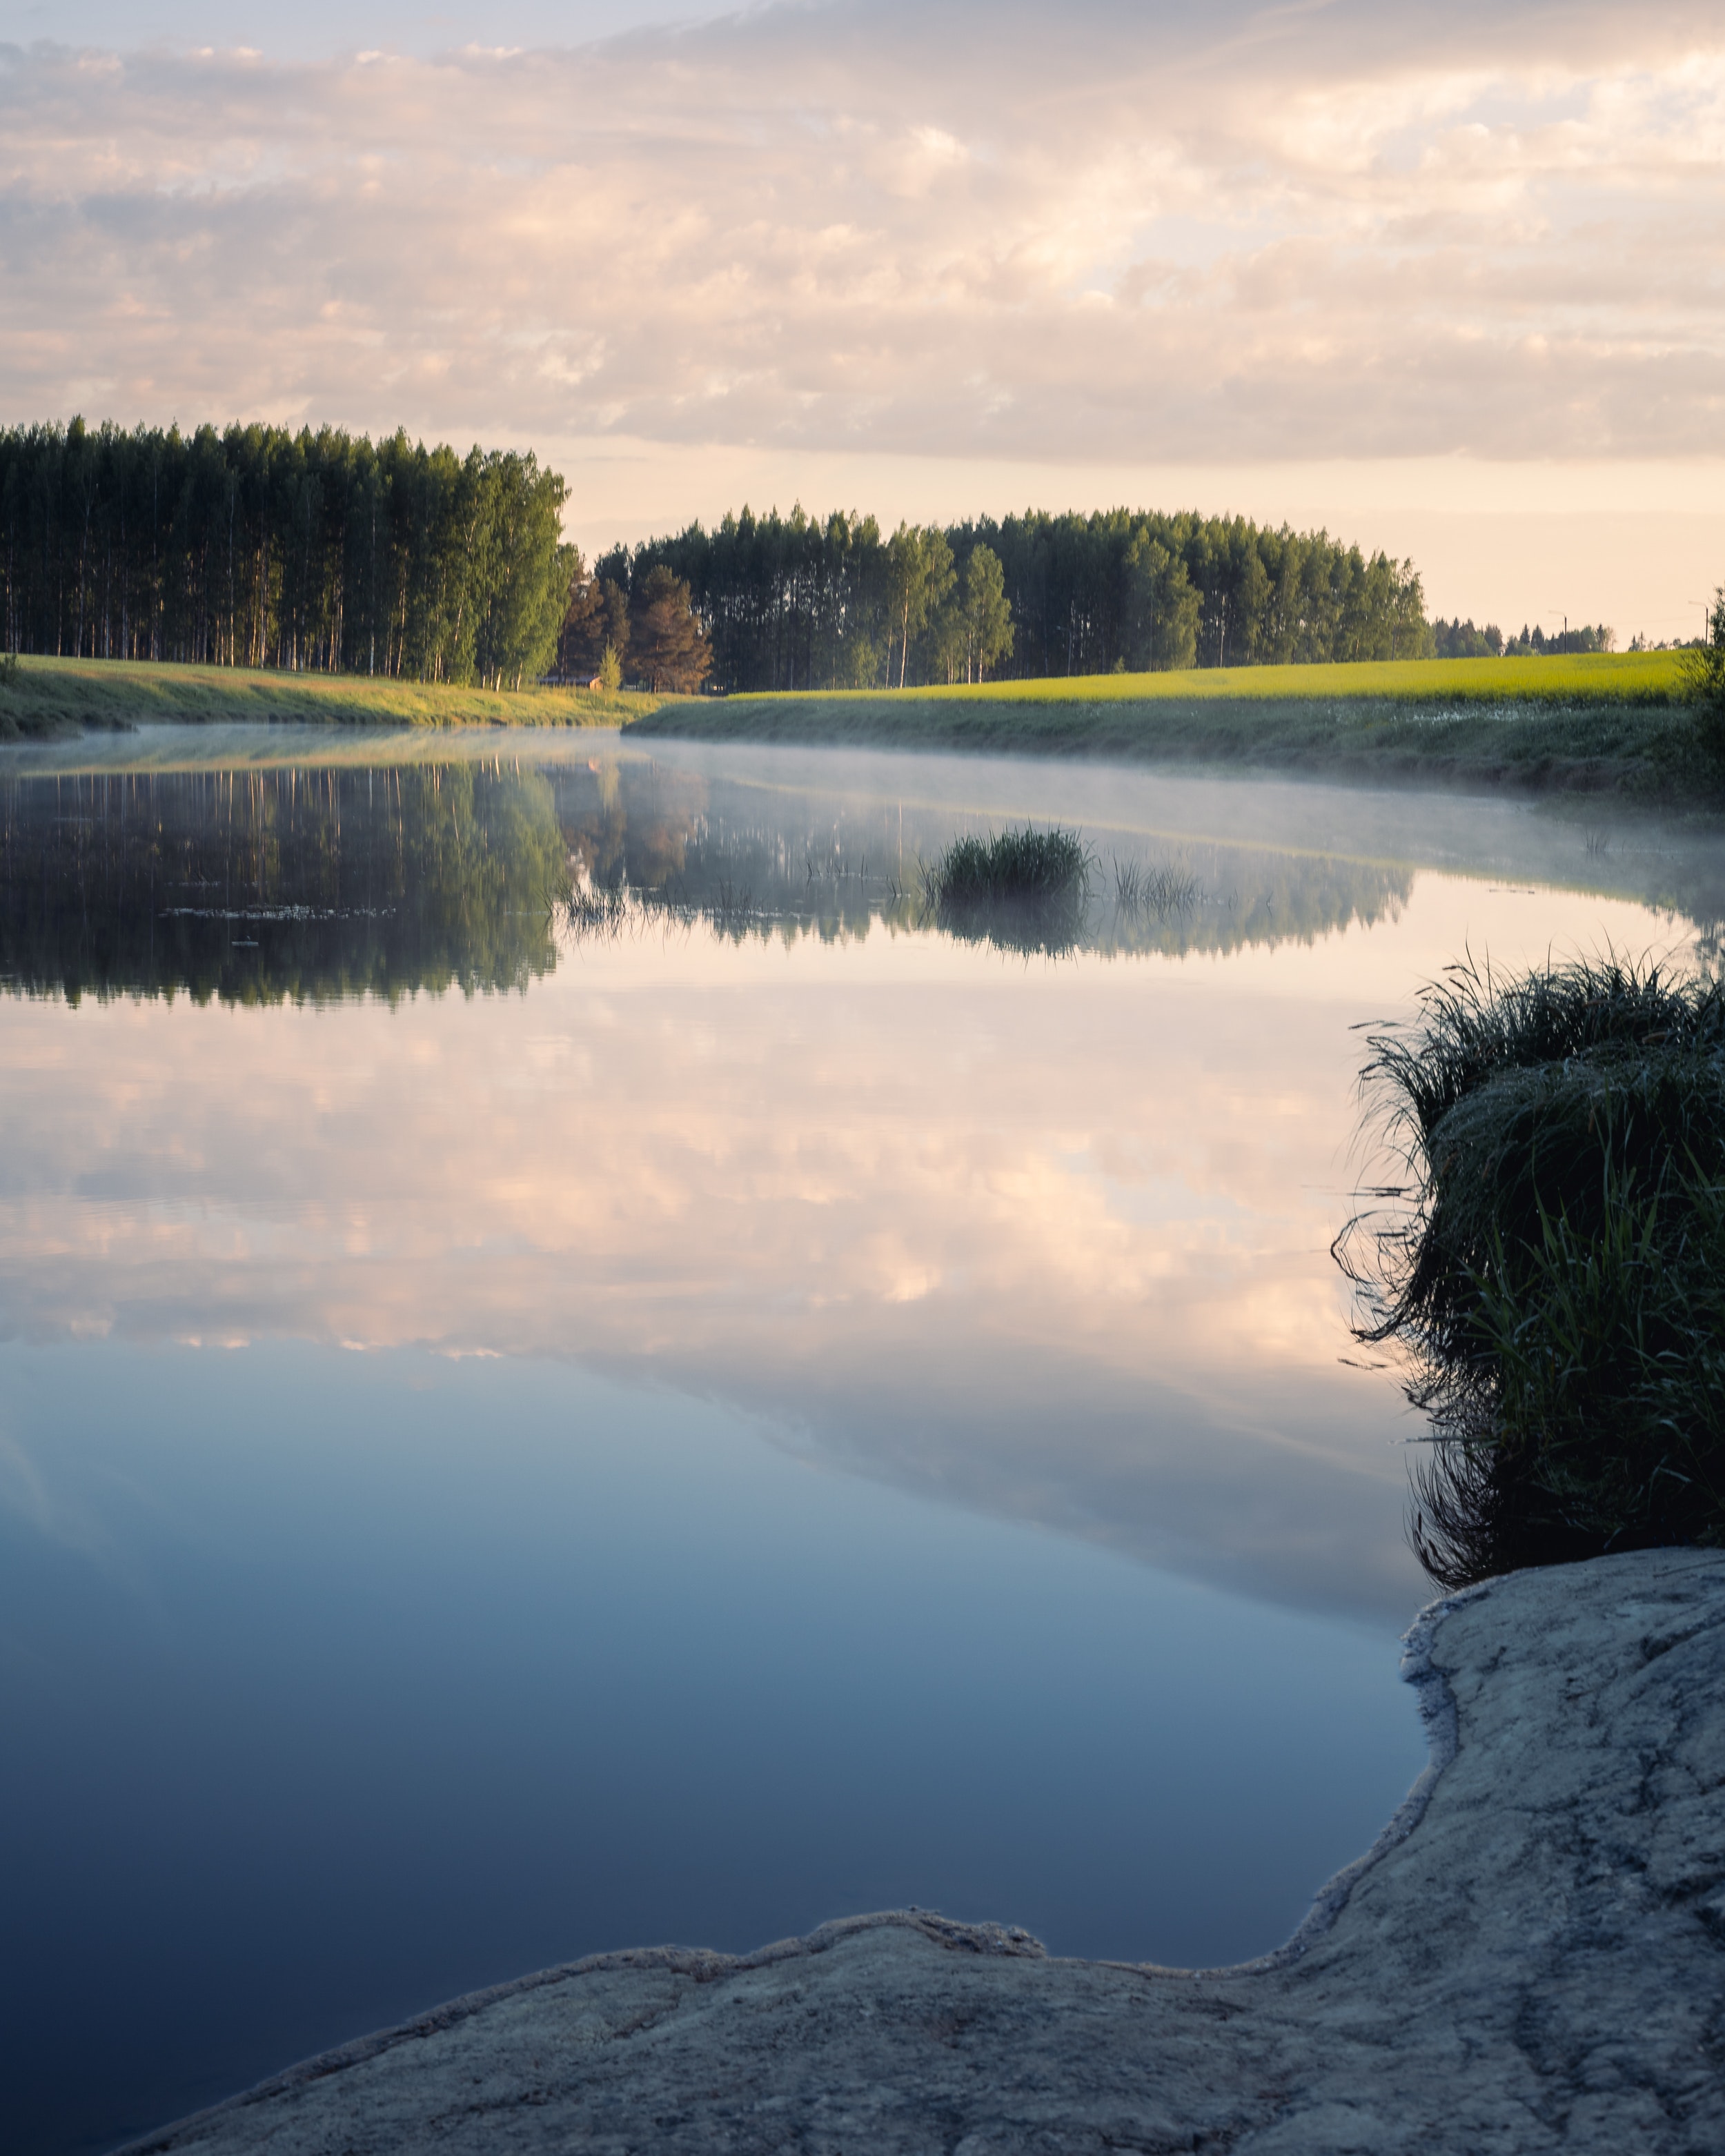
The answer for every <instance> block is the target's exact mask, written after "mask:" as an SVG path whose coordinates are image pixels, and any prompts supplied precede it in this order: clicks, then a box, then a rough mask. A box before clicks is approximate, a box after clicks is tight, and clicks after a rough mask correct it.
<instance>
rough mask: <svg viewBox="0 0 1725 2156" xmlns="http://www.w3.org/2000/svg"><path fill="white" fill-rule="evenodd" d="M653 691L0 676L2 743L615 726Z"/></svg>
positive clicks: (334, 677) (87, 665) (63, 672)
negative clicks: (154, 730) (232, 732)
mask: <svg viewBox="0 0 1725 2156" xmlns="http://www.w3.org/2000/svg"><path fill="white" fill-rule="evenodd" d="M659 701H660V700H659V698H657V697H656V696H645V695H642V694H639V693H636V692H629V693H620V694H619V695H616V696H608V695H606V694H605V693H604V691H603V690H592V689H541V688H533V689H521V690H509V689H474V688H468V689H461V688H451V687H449V686H448V685H446V684H444V683H442V682H436V681H398V680H382V679H381V678H379V677H377V676H375V675H362V674H285V673H282V672H280V671H279V670H275V669H255V670H254V669H248V668H244V667H230V666H173V665H148V664H146V663H145V662H143V661H141V660H121V659H81V660H74V659H31V658H25V659H23V660H19V662H18V668H17V671H16V672H15V673H13V674H11V675H9V677H8V678H6V679H3V680H0V741H18V740H36V741H42V740H54V739H56V738H63V737H68V736H70V735H73V734H76V733H79V732H81V731H85V730H86V729H95V730H97V731H104V730H118V729H124V728H126V727H128V726H148V725H151V724H152V723H153V724H157V725H160V724H162V723H164V722H166V723H170V724H174V725H178V726H212V725H228V726H231V725H234V724H235V723H236V722H249V723H252V724H260V723H261V724H268V723H270V722H278V723H279V722H281V721H294V722H296V723H298V724H300V725H301V726H307V725H309V726H621V725H623V724H624V723H625V722H626V721H629V720H631V719H639V718H642V717H644V716H649V715H650V714H651V713H652V712H653V711H655V709H656V708H657V706H658V704H659Z"/></svg>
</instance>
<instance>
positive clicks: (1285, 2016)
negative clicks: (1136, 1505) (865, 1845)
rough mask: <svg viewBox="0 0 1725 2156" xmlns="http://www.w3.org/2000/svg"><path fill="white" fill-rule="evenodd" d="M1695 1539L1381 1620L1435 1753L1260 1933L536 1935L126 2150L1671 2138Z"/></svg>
mask: <svg viewBox="0 0 1725 2156" xmlns="http://www.w3.org/2000/svg"><path fill="white" fill-rule="evenodd" d="M1722 1641H1725V1553H1718V1552H1710V1551H1697V1550H1655V1551H1645V1552H1638V1553H1632V1554H1630V1555H1626V1556H1620V1557H1611V1558H1598V1559H1595V1560H1594V1561H1593V1562H1591V1563H1587V1564H1583V1565H1574V1566H1568V1567H1561V1568H1552V1569H1549V1570H1546V1571H1540V1572H1529V1573H1516V1574H1513V1575H1512V1576H1510V1577H1509V1578H1503V1579H1499V1580H1495V1581H1491V1582H1489V1583H1487V1584H1486V1585H1484V1586H1483V1587H1481V1588H1477V1589H1472V1590H1471V1591H1469V1592H1468V1593H1467V1594H1463V1595H1461V1596H1457V1597H1455V1598H1453V1599H1450V1601H1448V1602H1445V1603H1441V1604H1436V1605H1435V1607H1434V1609H1432V1610H1431V1611H1430V1612H1428V1613H1427V1615H1426V1616H1425V1618H1424V1619H1422V1620H1421V1622H1420V1625H1416V1626H1415V1628H1414V1632H1413V1633H1412V1634H1410V1635H1409V1658H1408V1674H1409V1677H1410V1679H1411V1680H1412V1681H1414V1683H1415V1684H1416V1686H1418V1687H1419V1690H1420V1701H1421V1707H1422V1710H1423V1712H1424V1713H1425V1718H1426V1722H1427V1726H1428V1729H1429V1732H1430V1738H1431V1745H1432V1763H1431V1765H1430V1768H1428V1769H1427V1770H1426V1772H1425V1774H1424V1775H1423V1776H1422V1777H1421V1779H1420V1783H1419V1784H1416V1785H1415V1788H1414V1791H1413V1792H1412V1793H1411V1794H1410V1796H1409V1800H1408V1803H1407V1804H1405V1805H1404V1807H1403V1809H1402V1810H1401V1812H1400V1813H1399V1815H1397V1818H1396V1819H1395V1820H1394V1821H1392V1823H1391V1824H1390V1825H1389V1828H1388V1829H1387V1830H1385V1833H1384V1835H1383V1836H1382V1837H1381V1838H1380V1840H1379V1841H1378V1844H1377V1845H1376V1846H1375V1847H1374V1848H1373V1850H1372V1851H1369V1852H1368V1854H1367V1856H1364V1857H1363V1858H1362V1859H1361V1861H1359V1863H1358V1864H1357V1865H1355V1866H1353V1867H1351V1868H1350V1870H1349V1871H1347V1872H1344V1873H1343V1874H1342V1875H1341V1876H1340V1877H1339V1878H1338V1879H1337V1880H1336V1881H1332V1883H1331V1885H1330V1886H1329V1887H1327V1889H1326V1890H1325V1892H1324V1893H1323V1894H1322V1895H1321V1896H1320V1897H1319V1900H1318V1902H1317V1905H1316V1907H1314V1910H1313V1912H1312V1916H1311V1917H1309V1918H1308V1919H1307V1923H1306V1924H1305V1925H1304V1926H1302V1928H1301V1931H1300V1932H1299V1933H1296V1936H1295V1938H1294V1939H1293V1940H1291V1942H1290V1943H1289V1944H1288V1946H1287V1947H1286V1948H1283V1949H1282V1950H1281V1952H1280V1953H1276V1954H1273V1955H1271V1956H1269V1957H1267V1958H1266V1959H1265V1960H1263V1961H1261V1962H1259V1963H1248V1964H1246V1965H1245V1966H1244V1967H1242V1968H1239V1969H1220V1970H1212V1971H1197V1972H1194V1971H1181V1970H1172V1969H1157V1968H1149V1967H1132V1966H1127V1965H1124V1964H1119V1963H1082V1962H1070V1961H1060V1960H1055V1959H1053V1958H1049V1957H1048V1956H1047V1955H1045V1953H1044V1952H1043V1950H1042V1948H1040V1946H1039V1944H1038V1943H1036V1941H1034V1939H1032V1938H1029V1937H1028V1936H1027V1935H1026V1934H1025V1933H1022V1932H1018V1931H1014V1930H1010V1929H1008V1928H1003V1927H1000V1926H998V1925H973V1924H962V1923H956V1922H949V1921H947V1920H946V1919H944V1918H942V1917H936V1916H932V1915H930V1914H928V1913H927V1912H917V1911H909V1912H894V1913H891V1914H888V1915H884V1916H877V1917H857V1918H854V1919H851V1920H850V1921H848V1922H841V1923H837V1924H833V1925H829V1926H826V1927H824V1928H823V1929H822V1930H820V1931H819V1932H816V1933H813V1934H812V1935H811V1936H810V1937H809V1938H805V1939H798V1940H790V1941H786V1942H783V1943H780V1944H778V1945H776V1946H773V1947H769V1948H764V1949H763V1950H762V1951H761V1952H760V1953H754V1954H750V1955H745V1956H742V1957H735V1958H733V1957H729V1956H726V1955H722V1954H716V1953H703V1952H700V1951H691V1950H685V1949H681V1948H653V1949H647V1950H643V1951H639V1952H635V1953H620V1954H610V1955H605V1956H602V1957H599V1958H596V1959H594V1960H591V1961H588V1962H583V1963H576V1964H574V1965H572V1966H570V1967H567V1968H563V1969H549V1970H546V1971H544V1972H542V1973H541V1974H538V1975H536V1976H533V1977H530V1978H527V1979H524V1980H522V1981H521V1982H520V1983H516V1984H506V1985H504V1986H501V1987H500V1988H498V1989H495V1990H493V1991H489V1992H484V1993H480V1994H475V1996H473V1997H471V1998H469V1999H459V2000H457V2001H454V2003H452V2004H451V2005H448V2006H445V2007H443V2008H440V2009H439V2010H437V2011H435V2012H434V2013H431V2014H429V2015H424V2017H422V2018H421V2019H420V2020H418V2021H415V2022H413V2023H410V2024H408V2025H407V2026H406V2027H404V2028H402V2029H398V2030H390V2031H387V2032H384V2033H382V2034H380V2035H376V2036H372V2037H367V2038H365V2039H363V2040H361V2041H359V2042H357V2043H355V2044H353V2045H351V2046H347V2047H346V2048H345V2049H344V2050H342V2051H336V2052H333V2053H331V2054H329V2055H327V2056H325V2057H323V2058H321V2059H317V2060H313V2061H310V2062H308V2063H307V2064H305V2065H304V2066H298V2067H295V2068H293V2069H291V2070H290V2071H288V2072H286V2073H285V2074H282V2075H280V2076H278V2077H277V2078H276V2079H275V2080H274V2081H271V2082H267V2083H265V2084H264V2086H262V2087H259V2088H258V2089H255V2090H254V2091H252V2092H249V2094H248V2095H246V2096H244V2097H238V2098H235V2099H234V2101H233V2102H229V2103H228V2104H225V2105H223V2106H221V2107H218V2108H217V2109H216V2110H213V2111H211V2112H204V2113H203V2114H201V2115H200V2116H199V2117H197V2118H194V2119H190V2120H187V2121H185V2122H183V2123H181V2124H179V2125H177V2126H174V2127H170V2128H167V2129H165V2130H164V2131H162V2132H161V2133H157V2134H153V2135H151V2136H149V2137H147V2138H146V2139H144V2140H143V2141H141V2142H138V2143H134V2144H133V2145H132V2148H131V2151H129V2152H127V2156H146V2152H149V2156H168V2153H169V2152H175V2156H182V2152H186V2153H189V2152H192V2151H198V2152H206V2156H240V2152H250V2151H254V2150H262V2149H264V2148H266V2147H267V2148H269V2149H270V2151H271V2152H272V2156H311V2152H313V2151H315V2150H316V2151H322V2150H326V2149H328V2148H342V2149H345V2150H348V2151H351V2152H353V2156H385V2152H391V2156H393V2152H405V2151H407V2150H409V2149H419V2148H429V2147H436V2148H439V2149H443V2150H446V2151H451V2152H468V2151H472V2152H475V2156H477V2152H479V2151H480V2150H485V2151H491V2150H495V2149H497V2148H509V2149H512V2150H523V2151H526V2150H533V2151H537V2150H541V2149H544V2150H550V2149H552V2148H557V2149H567V2148H594V2149H598V2148H604V2149H606V2150H608V2151H612V2150H614V2151H619V2152H621V2151H629V2152H635V2151H639V2152H642V2156H645V2152H647V2151H649V2150H651V2151H655V2152H660V2151H664V2152H679V2151H688V2152H691V2156H693V2152H695V2151H697V2150H699V2151H706V2150H710V2149H712V2148H726V2149H729V2150H732V2151H733V2152H737V2156H756V2152H758V2153H759V2156H766V2152H768V2151H781V2150H783V2149H784V2148H825V2149H831V2150H833V2151H835V2152H848V2151H850V2150H852V2149H864V2148H866V2149H867V2150H869V2151H870V2156H875V2152H879V2153H880V2156H898V2152H903V2153H904V2156H910V2152H913V2151H914V2152H916V2156H924V2153H925V2152H927V2156H932V2153H933V2152H935V2151H941V2152H947V2151H957V2150H963V2152H965V2156H983V2152H988V2156H1005V2153H1006V2152H1019V2151H1023V2152H1026V2156H1028V2152H1029V2151H1031V2150H1046V2149H1050V2148H1060V2149H1061V2150H1067V2151H1096V2152H1098V2156H1100V2152H1101V2151H1102V2150H1105V2149H1110V2148H1115V2149H1117V2148H1139V2149H1151V2148H1227V2149H1229V2150H1230V2151H1232V2152H1235V2156H1336V2152H1340V2151H1347V2150H1358V2151H1362V2152H1371V2156H1394V2152H1406V2156H1414V2152H1419V2156H1487V2152H1502V2156H1538V2152H1543V2151H1548V2150H1551V2151H1555V2150H1559V2149H1561V2150H1563V2151H1566V2152H1575V2151H1586V2152H1597V2156H1621V2152H1622V2151H1623V2150H1625V2149H1627V2148H1635V2149H1636V2150H1637V2151H1640V2152H1643V2156H1702V2152H1704V2151H1711V2150H1712V2149H1714V2148H1717V2147H1718V2146H1719V2145H1720V2144H1721V2142H1722V2140H1725V2081H1722V2078H1721V2076H1720V2074H1719V2072H1718V2066H1717V2044H1718V2040H1719V2030H1720V2025H1721V2020H1722V2015H1725V1857H1722V1854H1721V1852H1722V1850H1725V1794H1722V1793H1725V1662H1722V1658H1721V1654H1720V1647H1721V1644H1722Z"/></svg>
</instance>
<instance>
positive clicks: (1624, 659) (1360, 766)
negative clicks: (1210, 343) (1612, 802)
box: [629, 652, 1717, 795]
mask: <svg viewBox="0 0 1725 2156" xmlns="http://www.w3.org/2000/svg"><path fill="white" fill-rule="evenodd" d="M1681 689H1682V675H1681V659H1680V656H1679V654H1676V653H1671V652H1630V653H1622V654H1602V655H1599V656H1588V657H1575V658H1563V659H1528V660H1494V659H1463V660H1396V661H1390V662H1385V663H1382V664H1376V663H1373V664H1367V665H1356V666H1255V667H1235V668H1229V669H1227V670H1221V669H1216V668H1211V669H1206V670H1193V671H1190V672H1186V673H1180V674H1138V675H1126V674H1110V675H1094V676H1091V677H1090V678H1087V679H1078V680H1052V681H1001V682H989V683H988V684H987V685H985V686H983V687H979V688H963V687H960V688H953V689H927V690H921V689H918V690H906V691H894V690H872V691H868V692H864V693H860V694H852V695H838V694H834V695H823V694H821V693H819V692H816V693H814V694H805V695H797V696H727V697H707V698H694V697H691V698H685V699H672V700H668V701H666V702H665V704H663V705H662V706H660V708H659V709H658V710H657V711H654V712H651V713H649V714H646V715H644V716H643V717H642V718H641V719H640V720H639V721H634V722H632V723H631V725H630V726H629V731H630V732H631V733H634V734H644V735H662V736H667V737H683V738H685V739H699V740H732V741H787V742H788V741H796V742H847V743H858V744H861V743H867V744H871V745H875V746H878V747H903V748H911V747H917V748H946V749H976V750H983V751H993V752H997V753H1012V752H1021V753H1024V754H1029V755H1040V756H1048V755H1078V756H1092V757H1112V758H1118V759H1131V760H1134V761H1139V760H1142V761H1169V762H1224V763H1240V764H1257V765H1274V766H1280V767H1285V768H1294V769H1306V770H1313V771H1317V770H1322V771H1327V772H1331V773H1336V774H1337V775H1343V774H1346V775H1353V776H1368V777H1373V778H1383V779H1386V780H1389V779H1405V778H1432V779H1440V780H1446V781H1449V782H1451V783H1461V784H1470V783H1475V784H1501V783H1506V782H1507V783H1516V784H1522V785H1528V786H1536V787H1543V788H1565V789H1568V788H1576V789H1584V790H1600V791H1605V790H1609V791H1625V792H1630V793H1644V794H1652V795H1671V794H1676V793H1686V792H1690V791H1692V790H1694V789H1695V788H1696V787H1697V785H1698V784H1701V783H1707V786H1708V787H1709V788H1710V790H1711V788H1712V787H1713V786H1715V785H1716V784H1717V781H1716V780H1712V779H1711V778H1704V775H1703V774H1702V773H1699V772H1698V771H1697V762H1696V758H1695V757H1694V754H1693V752H1692V747H1691V744H1690V738H1689V737H1690V727H1689V721H1688V717H1687V714H1686V712H1685V711H1684V710H1683V709H1682V707H1681Z"/></svg>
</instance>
